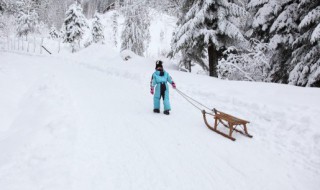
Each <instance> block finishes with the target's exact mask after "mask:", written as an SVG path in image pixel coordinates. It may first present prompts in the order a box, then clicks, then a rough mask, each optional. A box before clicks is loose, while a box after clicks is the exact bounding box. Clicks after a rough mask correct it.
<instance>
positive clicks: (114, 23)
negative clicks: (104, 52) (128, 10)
mask: <svg viewBox="0 0 320 190" xmlns="http://www.w3.org/2000/svg"><path fill="white" fill-rule="evenodd" d="M118 17H119V15H118V12H117V11H115V12H114V13H113V15H112V32H113V42H114V45H115V46H116V47H117V46H118V42H117V36H118Z"/></svg>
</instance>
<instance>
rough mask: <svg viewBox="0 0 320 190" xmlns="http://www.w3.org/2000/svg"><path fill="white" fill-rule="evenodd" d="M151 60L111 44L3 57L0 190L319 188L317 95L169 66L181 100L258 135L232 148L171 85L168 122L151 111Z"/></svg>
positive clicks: (0, 75) (0, 64) (319, 107)
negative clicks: (244, 124) (229, 117)
mask: <svg viewBox="0 0 320 190" xmlns="http://www.w3.org/2000/svg"><path fill="white" fill-rule="evenodd" d="M154 62H155V60H151V59H145V58H142V57H139V56H136V57H133V58H132V59H130V60H129V61H123V60H122V58H121V57H120V54H119V53H117V52H116V51H115V50H114V49H113V48H111V47H108V46H107V45H92V46H90V47H88V48H86V49H84V50H81V51H79V52H77V53H75V54H67V53H65V54H60V55H57V54H55V55H51V56H50V55H41V56H40V55H39V56H38V55H27V54H17V53H8V52H0V92H1V93H0V105H1V106H0V152H1V154H0V189H1V190H29V189H30V190H31V189H32V190H89V189H90V190H93V189H94V190H99V189H103V190H106V189H121V190H122V189H123V190H128V189H139V190H142V189H146V190H150V189H152V190H158V189H159V190H163V189H170V190H177V189H182V190H185V189H186V190H187V189H201V190H212V189H222V190H224V189H225V190H229V189H230V190H235V189H243V190H250V189H251V190H256V189H263V190H277V189H279V190H284V189H285V190H291V189H306V190H316V189H318V188H319V186H320V146H319V145H320V126H319V122H318V121H319V116H320V101H319V97H320V89H315V88H301V87H295V86H290V85H281V84H268V83H251V82H239V81H223V80H219V79H215V78H211V77H207V76H202V75H196V74H188V73H183V72H179V71H176V70H175V69H173V68H174V67H173V66H171V65H168V64H165V65H164V67H165V69H167V71H168V72H169V73H170V75H171V76H172V77H173V79H174V81H175V83H176V84H177V87H178V88H179V89H180V90H181V91H183V92H185V93H187V94H188V95H190V96H192V97H194V98H195V99H197V100H199V101H201V102H203V103H204V104H206V105H208V106H210V107H212V108H213V107H215V108H217V109H218V110H221V111H224V112H227V113H230V114H233V115H235V116H238V117H240V118H243V119H246V120H249V121H250V122H251V123H250V124H249V125H248V129H249V133H251V134H252V135H253V136H254V137H253V138H252V139H250V138H247V137H244V136H242V135H240V134H238V133H234V134H233V136H234V137H235V138H236V139H237V140H236V141H235V142H233V141H230V140H229V139H226V138H224V137H223V136H221V135H218V134H216V133H214V132H212V131H210V130H209V129H208V128H206V126H205V124H204V122H203V120H202V114H201V112H200V111H199V110H197V109H195V108H194V107H193V106H192V105H190V104H188V102H186V101H185V100H184V99H183V98H182V97H181V96H180V95H179V94H178V93H177V92H176V91H175V90H173V89H172V88H171V87H170V98H171V104H172V111H171V115H170V116H166V115H164V114H162V113H161V114H155V113H153V112H152V109H153V102H152V101H153V97H152V95H151V94H150V93H149V91H150V89H149V84H150V83H149V82H150V78H151V74H152V73H153V71H154ZM212 121H213V119H212V118H211V122H212Z"/></svg>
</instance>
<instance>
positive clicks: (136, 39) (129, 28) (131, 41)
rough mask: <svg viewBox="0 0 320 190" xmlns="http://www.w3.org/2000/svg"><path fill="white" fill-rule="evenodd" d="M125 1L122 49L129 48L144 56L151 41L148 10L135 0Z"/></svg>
mask: <svg viewBox="0 0 320 190" xmlns="http://www.w3.org/2000/svg"><path fill="white" fill-rule="evenodd" d="M125 3H126V10H125V22H124V25H125V26H124V30H123V31H122V35H121V39H122V44H121V50H125V49H128V50H131V51H133V52H134V53H136V54H138V55H141V56H143V54H144V52H145V51H146V49H147V47H148V43H149V41H150V32H149V26H150V20H149V16H148V10H147V9H146V8H145V7H144V6H143V4H141V3H139V2H136V3H135V4H134V3H133V0H127V1H126V2H125Z"/></svg>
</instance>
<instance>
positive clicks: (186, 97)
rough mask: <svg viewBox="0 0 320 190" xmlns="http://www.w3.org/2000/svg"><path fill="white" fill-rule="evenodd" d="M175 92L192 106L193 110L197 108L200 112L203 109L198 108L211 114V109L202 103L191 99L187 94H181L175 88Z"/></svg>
mask: <svg viewBox="0 0 320 190" xmlns="http://www.w3.org/2000/svg"><path fill="white" fill-rule="evenodd" d="M175 90H176V91H177V92H178V93H179V94H180V95H181V96H182V97H183V98H184V99H186V100H187V101H188V102H189V103H190V104H191V105H193V106H194V107H195V108H197V109H198V110H200V111H203V109H201V108H200V106H202V107H204V108H206V109H207V110H209V111H210V112H212V110H213V109H210V108H208V107H207V106H205V105H203V104H202V103H200V102H199V101H197V100H195V99H193V98H191V97H190V96H188V95H187V94H185V93H183V92H181V90H179V89H177V88H175ZM195 103H196V104H198V105H200V106H197V105H196V104H195Z"/></svg>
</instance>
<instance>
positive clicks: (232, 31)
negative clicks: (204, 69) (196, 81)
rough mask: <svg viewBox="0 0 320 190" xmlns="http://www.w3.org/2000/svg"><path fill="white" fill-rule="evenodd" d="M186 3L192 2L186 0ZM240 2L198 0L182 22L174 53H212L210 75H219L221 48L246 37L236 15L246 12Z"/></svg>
mask: <svg viewBox="0 0 320 190" xmlns="http://www.w3.org/2000/svg"><path fill="white" fill-rule="evenodd" d="M185 3H190V2H189V1H187V0H186V1H185ZM246 14H247V12H246V11H245V10H244V9H243V8H242V7H240V6H238V5H236V4H234V3H229V2H228V1H227V0H218V1H216V0H195V1H193V2H192V6H191V8H190V10H188V11H187V13H186V14H185V15H184V17H185V18H184V19H183V22H182V23H179V26H178V29H177V31H176V32H175V35H174V37H173V43H172V52H173V53H172V54H173V55H175V54H177V53H179V52H180V51H182V52H183V51H184V52H185V53H186V54H189V55H190V56H188V58H192V59H198V60H199V61H198V63H201V61H200V59H201V58H203V57H204V56H205V53H206V52H207V54H208V59H209V75H210V76H213V77H217V76H218V75H217V65H218V59H219V58H221V56H222V52H221V49H224V48H225V47H228V46H230V45H231V44H235V43H237V42H241V41H243V42H244V41H245V39H244V37H243V35H242V33H241V31H240V30H239V28H238V27H237V24H236V23H234V22H233V19H232V18H236V17H240V16H244V15H246Z"/></svg>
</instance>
